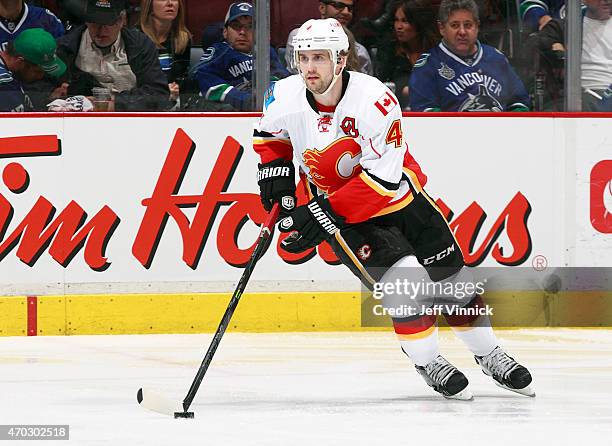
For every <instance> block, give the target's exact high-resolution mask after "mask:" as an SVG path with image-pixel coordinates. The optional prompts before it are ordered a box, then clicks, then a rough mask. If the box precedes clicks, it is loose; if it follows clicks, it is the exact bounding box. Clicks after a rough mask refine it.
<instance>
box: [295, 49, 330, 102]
mask: <svg viewBox="0 0 612 446" xmlns="http://www.w3.org/2000/svg"><path fill="white" fill-rule="evenodd" d="M298 63H299V68H300V73H302V76H303V77H304V82H306V86H307V87H308V89H309V90H310V91H312V92H313V93H316V94H322V93H324V92H325V90H327V87H329V84H331V81H332V80H333V78H334V76H333V69H334V67H333V64H332V61H331V59H330V56H329V52H328V51H325V50H308V51H300V52H299V54H298Z"/></svg>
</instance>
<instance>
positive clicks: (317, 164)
mask: <svg viewBox="0 0 612 446" xmlns="http://www.w3.org/2000/svg"><path fill="white" fill-rule="evenodd" d="M302 157H303V159H304V164H306V166H307V167H308V170H309V172H308V173H309V177H310V180H311V181H312V182H313V183H314V184H315V185H316V186H317V187H318V188H319V189H320V190H322V191H323V192H325V193H326V194H330V193H332V192H335V191H336V190H338V188H340V187H341V186H342V185H343V184H344V183H346V182H347V181H348V180H349V179H351V178H352V177H353V176H355V175H358V174H359V173H361V166H360V165H359V159H360V158H361V147H359V144H357V143H356V142H355V140H354V139H353V138H351V137H344V138H340V139H338V140H336V141H334V142H332V143H331V144H330V145H328V146H327V147H325V148H324V149H323V150H321V151H318V150H316V149H309V150H306V151H305V152H304V153H303V155H302Z"/></svg>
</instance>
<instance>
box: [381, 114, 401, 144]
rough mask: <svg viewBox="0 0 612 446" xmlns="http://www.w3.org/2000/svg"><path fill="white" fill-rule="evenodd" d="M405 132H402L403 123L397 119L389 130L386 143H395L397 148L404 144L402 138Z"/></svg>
mask: <svg viewBox="0 0 612 446" xmlns="http://www.w3.org/2000/svg"><path fill="white" fill-rule="evenodd" d="M403 137H404V134H403V133H402V123H401V122H400V120H399V119H396V120H395V121H393V123H392V124H391V127H389V131H388V132H387V138H386V139H385V143H386V144H393V145H394V146H395V148H399V147H401V146H402V139H403Z"/></svg>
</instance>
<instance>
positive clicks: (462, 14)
mask: <svg viewBox="0 0 612 446" xmlns="http://www.w3.org/2000/svg"><path fill="white" fill-rule="evenodd" d="M438 28H439V29H440V34H441V35H442V38H443V39H444V43H446V45H447V46H448V47H449V48H450V49H451V50H452V51H453V52H454V53H455V54H458V55H460V56H469V55H471V54H474V53H475V52H476V40H477V39H478V21H476V20H475V19H474V16H473V15H472V13H471V12H469V11H466V10H465V9H459V10H457V11H453V12H452V13H451V15H450V16H449V18H448V21H446V22H445V23H438Z"/></svg>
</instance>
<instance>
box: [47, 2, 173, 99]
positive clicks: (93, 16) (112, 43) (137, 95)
mask: <svg viewBox="0 0 612 446" xmlns="http://www.w3.org/2000/svg"><path fill="white" fill-rule="evenodd" d="M125 22H126V12H125V0H105V1H104V2H101V1H97V0H88V1H87V9H86V15H85V25H81V26H79V27H78V28H75V29H73V30H72V31H71V32H70V33H68V34H66V35H65V36H63V37H61V38H60V39H59V40H58V42H57V44H58V55H59V56H60V57H61V58H62V59H63V60H64V62H65V63H66V65H67V66H68V79H67V83H68V87H67V94H68V95H69V96H74V95H84V96H92V89H93V88H95V87H103V88H106V89H108V90H109V91H110V93H111V95H112V96H111V101H110V105H109V111H114V110H117V111H157V110H163V109H166V108H168V106H169V101H168V98H169V94H170V91H169V90H168V81H167V80H166V75H165V74H163V72H162V70H161V67H160V65H159V59H158V57H157V48H155V44H154V43H153V42H152V41H151V40H150V39H149V38H148V37H147V36H146V35H145V34H143V33H141V32H140V31H137V30H136V29H131V28H126V27H124V24H125Z"/></svg>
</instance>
